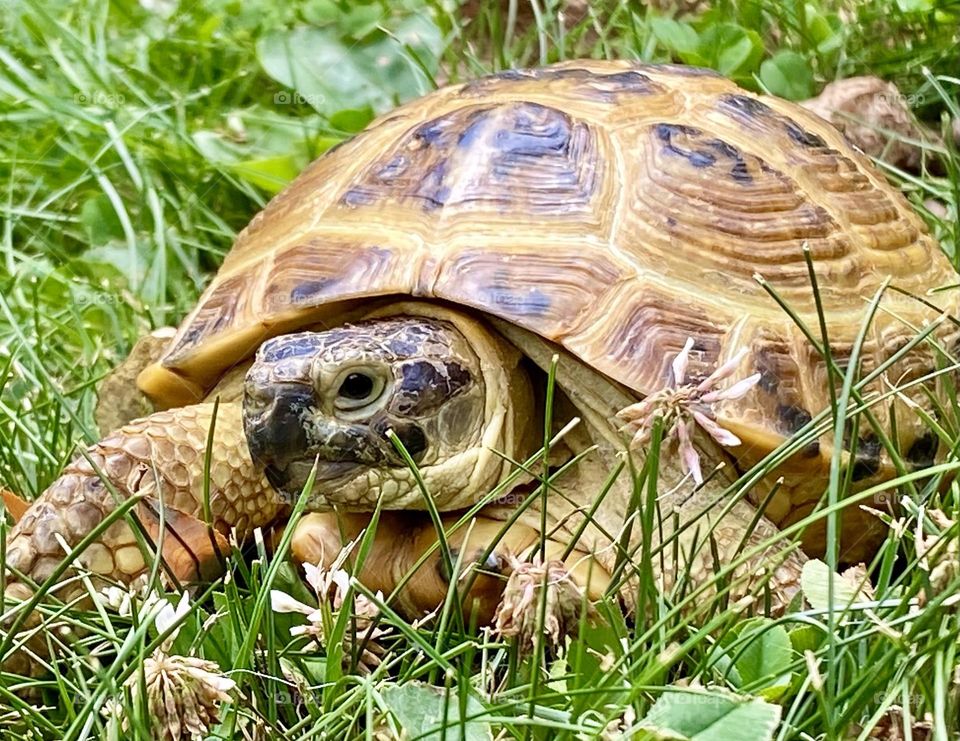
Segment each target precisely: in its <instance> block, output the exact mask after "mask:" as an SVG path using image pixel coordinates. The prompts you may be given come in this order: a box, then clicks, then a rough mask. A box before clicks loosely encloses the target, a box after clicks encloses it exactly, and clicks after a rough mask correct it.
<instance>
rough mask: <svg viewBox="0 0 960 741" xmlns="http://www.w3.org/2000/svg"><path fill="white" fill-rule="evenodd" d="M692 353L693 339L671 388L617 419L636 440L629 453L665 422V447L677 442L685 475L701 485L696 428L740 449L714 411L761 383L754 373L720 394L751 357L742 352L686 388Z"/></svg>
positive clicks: (622, 412) (686, 346) (676, 364)
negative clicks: (717, 405)
mask: <svg viewBox="0 0 960 741" xmlns="http://www.w3.org/2000/svg"><path fill="white" fill-rule="evenodd" d="M692 349H693V338H692V337H689V338H687V341H686V343H685V344H684V346H683V349H682V350H681V351H680V352H679V353H677V356H676V357H675V358H674V359H673V362H672V367H671V370H672V376H673V377H672V379H671V381H670V383H669V384H668V385H667V386H666V387H665V388H662V389H660V390H659V391H657V392H655V393H653V394H651V395H650V396H648V397H647V398H646V399H644V400H643V401H641V402H639V403H637V404H631V405H630V406H628V407H625V408H624V409H621V410H620V412H619V413H618V414H617V417H619V418H620V419H622V420H624V421H625V422H626V424H625V425H624V426H623V427H622V428H621V430H622V431H624V432H628V433H630V434H631V435H633V438H632V439H631V441H630V447H631V448H636V447H639V446H641V445H643V444H645V443H647V442H648V441H649V440H650V435H651V433H652V430H653V424H654V422H655V421H656V420H657V419H658V418H659V419H662V420H663V427H664V430H665V432H664V442H667V441H669V440H670V439H671V438H674V437H675V438H676V439H677V443H678V446H679V452H680V464H681V466H682V468H683V471H684V473H689V474H690V475H692V476H693V480H694V481H696V482H697V483H698V484H701V483H703V473H702V472H701V470H700V455H699V453H697V450H696V448H695V447H694V446H693V426H694V424H698V425H700V427H702V428H703V429H704V430H705V431H706V432H707V434H709V435H710V437H712V438H713V439H714V440H716V441H717V442H718V443H719V444H720V445H724V446H727V447H733V446H736V445H740V442H741V441H740V438H739V437H737V436H736V435H734V434H733V433H732V432H730V430H728V429H726V428H724V427H721V426H720V424H719V423H718V422H717V418H716V417H715V416H714V413H713V409H712V407H713V405H714V404H715V403H717V402H718V401H730V400H735V399H741V398H743V397H744V396H745V395H746V394H747V393H748V392H749V391H750V389H752V388H753V387H754V386H756V385H757V383H759V382H760V374H759V373H754V374H753V375H751V376H748V377H747V378H744V379H742V380H740V381H737V382H735V383H734V384H733V385H732V386H730V387H728V388H725V389H718V388H717V386H718V385H719V383H720V382H721V381H723V380H725V379H727V378H729V377H730V376H732V375H733V374H734V372H735V371H736V370H737V368H738V367H739V366H740V362H741V361H742V360H743V357H744V356H745V355H746V354H747V349H746V348H741V349H740V350H738V351H737V352H736V353H735V354H734V355H733V357H731V358H730V359H729V360H727V362H725V363H724V364H723V365H721V366H719V367H718V368H717V369H716V370H715V371H713V373H711V374H710V375H709V376H707V377H706V378H705V379H704V380H703V381H701V382H700V383H698V384H693V383H687V382H686V377H687V366H688V364H689V361H690V351H691V350H692Z"/></svg>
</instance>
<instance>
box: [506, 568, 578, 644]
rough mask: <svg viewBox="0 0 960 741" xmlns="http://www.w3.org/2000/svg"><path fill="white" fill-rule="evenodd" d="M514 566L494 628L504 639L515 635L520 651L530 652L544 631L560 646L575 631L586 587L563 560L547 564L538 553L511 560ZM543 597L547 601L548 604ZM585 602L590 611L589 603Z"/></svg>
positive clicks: (549, 639) (552, 641)
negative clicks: (577, 580)
mask: <svg viewBox="0 0 960 741" xmlns="http://www.w3.org/2000/svg"><path fill="white" fill-rule="evenodd" d="M511 566H512V567H513V573H511V574H510V577H509V578H508V579H507V585H506V586H505V587H504V589H503V598H502V599H501V600H500V605H499V606H498V607H497V613H496V615H495V617H494V631H495V632H496V633H497V634H499V635H500V636H502V637H504V638H513V637H516V638H517V639H518V643H519V645H520V649H521V651H531V650H532V649H533V647H534V645H535V641H536V637H537V636H538V635H541V634H542V635H544V636H545V637H546V638H547V644H548V646H550V647H551V648H556V647H558V646H559V645H560V643H561V641H562V640H563V639H564V637H566V636H567V635H569V634H571V633H573V631H574V630H575V627H576V625H577V622H578V620H579V617H580V609H581V605H583V604H584V601H583V590H582V589H581V588H580V586H579V585H578V584H577V583H576V582H575V581H574V580H573V577H572V576H571V575H570V571H569V570H568V569H567V567H566V565H565V564H564V563H563V562H562V561H556V560H553V561H547V562H546V563H544V562H543V561H541V559H540V556H539V554H537V555H535V556H534V557H533V560H531V561H519V560H517V559H512V560H511ZM544 589H546V592H544ZM541 600H546V605H545V606H543V605H541ZM586 604H587V609H588V610H590V609H591V608H590V606H589V602H588V603H586ZM544 608H545V609H544ZM541 610H544V611H543V612H542V613H541ZM541 614H542V615H543V623H542V624H541V622H540V616H541Z"/></svg>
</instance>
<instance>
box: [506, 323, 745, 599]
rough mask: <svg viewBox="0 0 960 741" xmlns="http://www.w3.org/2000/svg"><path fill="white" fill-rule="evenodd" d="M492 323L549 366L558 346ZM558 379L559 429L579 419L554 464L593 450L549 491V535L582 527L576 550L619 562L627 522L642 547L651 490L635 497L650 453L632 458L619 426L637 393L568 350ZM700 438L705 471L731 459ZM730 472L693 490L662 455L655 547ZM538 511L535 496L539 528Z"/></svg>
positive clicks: (532, 520) (713, 495) (631, 542)
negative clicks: (643, 519) (645, 505)
mask: <svg viewBox="0 0 960 741" xmlns="http://www.w3.org/2000/svg"><path fill="white" fill-rule="evenodd" d="M494 326H495V328H496V329H497V330H498V331H499V332H500V333H501V334H502V335H503V336H504V337H506V338H508V339H509V340H511V341H512V342H513V343H515V344H516V345H517V346H518V347H522V348H523V349H524V352H525V354H526V355H527V356H528V357H529V358H530V360H531V361H532V362H533V363H534V364H536V365H537V366H539V367H540V368H542V369H543V371H544V372H546V370H547V369H548V368H549V367H550V362H551V357H552V355H553V354H554V353H555V352H556V349H555V348H554V347H553V346H552V345H550V344H549V343H547V342H546V341H544V340H543V339H541V338H540V337H537V336H536V335H533V334H531V333H530V332H527V331H526V330H522V329H519V328H516V327H513V326H512V325H508V324H506V323H503V322H500V321H499V320H494ZM556 378H557V386H558V389H557V393H556V395H555V398H556V401H555V405H554V411H553V420H554V430H555V432H558V431H559V430H560V429H562V428H563V427H564V425H566V424H567V423H568V422H569V421H570V420H571V419H573V418H574V417H577V418H579V420H580V422H579V423H578V424H577V425H576V426H575V427H573V428H572V429H570V430H569V431H568V432H567V433H566V434H565V435H564V437H563V439H562V441H561V443H560V445H558V449H557V450H556V451H555V454H554V455H552V456H551V459H552V461H551V462H552V463H553V467H554V469H556V468H557V467H558V466H557V464H558V463H560V462H563V459H564V458H566V459H570V458H572V457H574V456H575V455H578V454H582V453H584V452H585V451H589V452H587V453H586V455H584V456H583V457H582V458H581V459H580V460H579V461H578V462H577V463H576V465H574V466H572V467H570V468H569V469H568V470H567V471H565V472H564V473H563V474H562V475H561V476H559V477H558V478H557V479H556V480H555V489H554V490H553V491H551V493H550V496H549V503H548V507H547V513H546V515H547V517H546V520H547V523H548V532H547V533H546V535H547V536H549V537H551V538H554V539H557V540H560V541H564V540H566V539H570V538H572V537H574V536H575V535H577V534H579V538H578V543H577V547H578V549H579V550H581V551H583V552H585V553H592V554H593V555H594V556H595V557H596V559H597V561H598V562H599V563H600V564H601V565H603V566H604V567H605V568H607V569H611V568H612V567H613V565H614V564H615V563H616V561H617V548H618V543H619V542H620V540H621V537H622V536H623V534H624V531H625V528H629V537H628V538H627V539H626V541H625V542H626V545H627V547H628V548H632V549H636V548H638V547H639V544H640V541H641V539H642V537H643V533H642V525H641V518H640V515H641V512H642V509H641V508H642V504H643V502H644V501H645V500H646V496H647V495H646V492H640V493H639V495H638V496H637V497H635V496H634V488H635V483H634V481H635V478H634V472H639V471H640V469H641V468H642V467H643V465H644V458H645V456H644V453H643V451H642V450H635V451H631V452H630V453H629V459H628V457H627V455H628V454H627V452H626V451H627V438H626V437H625V436H624V435H622V434H621V433H620V432H619V427H620V424H621V423H620V422H619V421H618V420H617V418H616V416H615V415H616V413H617V412H618V411H619V410H620V409H622V408H624V407H626V406H628V405H630V404H633V403H635V402H636V401H637V400H638V397H637V395H636V394H635V393H634V392H632V391H630V390H629V389H627V388H625V387H623V386H621V385H619V384H616V383H614V382H612V381H609V380H607V379H605V378H604V377H602V376H600V375H598V374H597V373H596V371H594V370H593V369H591V368H589V367H587V366H586V365H584V364H583V363H581V362H580V361H578V360H577V359H576V358H573V357H572V356H570V355H569V354H566V353H561V354H560V360H559V364H558V367H557V375H556ZM701 438H702V436H700V435H696V436H695V440H694V444H695V445H696V446H697V448H698V450H699V452H700V454H701V461H702V464H703V466H704V469H705V470H710V469H712V468H714V467H715V466H716V465H718V464H719V463H721V462H724V461H726V456H724V454H723V453H722V451H719V450H718V449H717V447H716V446H715V445H713V444H712V441H710V440H704V439H701ZM558 458H559V459H560V460H559V461H558V460H557V459H558ZM621 464H623V470H621V472H620V474H619V475H618V476H617V477H616V478H615V479H614V480H613V483H612V484H611V483H610V480H609V479H610V477H611V474H612V473H613V472H614V471H616V469H617V467H618V466H619V465H621ZM631 469H632V470H631ZM733 473H735V471H734V467H733V466H731V465H726V466H725V467H724V469H723V470H721V471H720V472H718V474H717V475H716V476H714V477H713V478H712V480H711V481H708V483H707V484H706V485H705V486H704V487H703V488H701V489H699V490H697V491H696V492H694V485H693V482H692V481H690V480H686V481H684V476H683V473H682V471H681V470H680V467H679V464H678V461H677V460H676V456H672V457H666V456H665V457H664V458H663V459H661V461H660V467H659V479H658V481H657V506H658V509H659V515H657V516H655V518H654V523H655V524H654V529H655V530H656V532H655V533H654V534H653V535H652V538H651V540H652V544H653V546H654V547H656V544H657V543H658V542H659V541H660V539H661V535H662V536H664V537H666V536H667V535H669V533H670V532H671V531H672V530H673V529H674V526H675V520H674V518H673V514H674V513H679V515H680V516H681V519H683V520H688V519H691V518H695V517H699V516H700V515H701V513H702V511H703V510H704V509H708V508H709V505H711V504H713V503H714V502H715V501H716V499H717V497H718V494H719V493H720V492H722V490H723V488H724V487H726V486H727V485H728V484H729V483H730V481H731V480H732V479H731V478H730V474H733ZM605 488H606V490H607V491H606V494H605V496H604V497H603V500H602V502H601V503H600V504H599V506H597V507H596V509H595V511H594V513H593V516H592V518H591V521H590V522H589V523H586V524H584V519H585V517H584V515H585V513H586V512H587V511H589V510H590V508H591V507H593V505H594V504H595V503H596V500H597V498H598V497H599V496H600V495H601V493H602V492H603V491H604V489H605ZM634 503H639V506H634ZM721 506H722V504H721V505H719V506H718V507H717V509H718V510H719V509H720V507H721ZM540 518H541V513H540V506H539V501H537V502H535V503H534V504H533V506H531V507H530V508H529V510H528V512H527V513H525V514H524V515H523V516H522V518H521V521H523V522H524V523H525V524H528V525H530V526H532V527H536V526H538V523H539V521H540ZM661 520H662V521H661ZM631 555H633V556H636V555H637V554H636V553H633V554H631ZM658 571H659V569H658ZM663 576H664V577H665V580H666V581H669V580H670V576H671V575H670V574H663Z"/></svg>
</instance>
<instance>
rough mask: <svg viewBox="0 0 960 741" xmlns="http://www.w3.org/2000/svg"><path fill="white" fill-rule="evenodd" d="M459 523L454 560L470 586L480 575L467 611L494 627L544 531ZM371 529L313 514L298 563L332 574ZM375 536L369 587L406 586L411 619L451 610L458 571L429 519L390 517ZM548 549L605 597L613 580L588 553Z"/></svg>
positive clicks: (400, 597) (403, 599) (364, 522)
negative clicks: (510, 582) (511, 583)
mask: <svg viewBox="0 0 960 741" xmlns="http://www.w3.org/2000/svg"><path fill="white" fill-rule="evenodd" d="M459 519H460V515H457V514H449V515H444V516H442V517H441V522H442V523H443V526H444V529H445V530H446V531H447V532H448V533H449V535H447V543H448V545H449V547H450V552H451V553H450V555H451V558H452V560H453V561H454V562H456V561H457V560H458V559H459V560H460V565H461V575H462V576H461V578H462V579H463V581H464V582H466V578H465V572H466V570H467V569H469V568H474V567H475V568H476V570H477V573H476V575H475V578H474V579H473V582H472V585H471V588H470V591H469V593H468V594H463V593H462V590H461V594H460V598H461V601H462V604H463V612H464V615H465V616H469V615H470V614H471V612H472V611H473V610H476V614H477V619H478V620H479V621H480V624H487V623H490V622H491V621H492V620H493V617H494V615H495V613H496V611H497V608H498V605H499V604H500V601H501V597H502V595H503V589H504V586H505V584H506V583H507V578H508V576H509V575H510V573H512V571H513V569H514V567H515V566H516V565H518V564H519V563H521V562H526V561H527V560H528V558H529V557H530V556H531V555H532V554H533V552H534V551H538V549H539V545H540V535H539V532H538V530H537V529H535V528H533V527H529V526H528V525H525V524H523V523H521V522H517V523H514V524H513V525H511V526H510V527H508V528H506V530H505V531H504V525H505V523H504V521H503V519H502V518H500V519H498V518H496V517H494V516H485V515H484V514H483V512H481V513H480V514H479V515H477V516H476V517H475V518H473V520H472V521H471V522H468V523H466V524H464V525H463V526H461V527H460V528H458V529H457V530H455V531H452V528H453V526H454V525H455V523H456V522H457V521H458V520H459ZM369 524H370V515H369V514H365V513H334V512H314V513H310V514H308V515H306V516H304V517H303V518H302V519H301V520H300V521H299V522H298V523H297V525H296V528H295V530H294V534H293V538H292V541H291V552H292V554H293V557H294V558H295V559H296V560H297V561H300V562H303V563H312V564H322V565H323V566H324V567H329V566H330V565H331V564H332V563H333V561H334V560H335V559H336V557H337V555H338V554H339V552H340V550H341V548H342V547H343V546H344V545H345V544H346V543H349V542H350V541H353V540H356V539H357V538H359V537H361V535H362V534H363V531H364V529H365V528H366V527H367V526H368V525H369ZM373 537H374V541H373V544H372V547H371V549H370V552H369V555H368V556H367V558H366V560H365V561H364V563H363V564H362V568H361V570H360V572H359V573H357V574H356V576H357V578H358V579H359V580H360V582H361V583H362V584H363V585H364V586H365V587H367V588H368V589H370V590H372V591H374V592H376V591H378V590H379V591H381V592H383V594H384V596H385V597H388V596H389V595H391V594H393V592H394V591H395V590H396V589H397V587H398V586H399V585H401V584H403V586H402V588H401V589H400V590H399V592H398V593H397V595H396V600H395V602H394V603H393V606H394V607H395V608H396V609H398V610H399V612H401V613H402V614H404V615H406V616H407V617H410V618H417V617H422V616H423V615H425V614H427V613H429V612H431V611H432V610H435V609H437V608H438V607H439V606H440V605H442V604H443V603H444V600H445V599H446V597H447V593H448V590H449V588H450V570H449V569H448V568H447V566H446V563H445V561H444V559H443V557H442V555H441V553H440V549H439V548H438V547H437V532H436V529H435V527H434V525H433V523H432V522H431V520H430V518H429V516H428V515H427V513H425V512H415V511H391V512H382V513H381V515H380V522H379V524H378V527H377V530H376V532H375V533H374V536H373ZM544 548H545V554H546V560H547V561H553V560H557V559H564V564H565V566H566V569H567V570H569V572H570V573H571V574H572V576H573V579H574V581H575V582H576V583H577V584H578V585H579V586H580V587H581V588H584V589H586V590H587V594H588V596H589V598H590V599H591V600H595V599H599V598H600V596H601V595H602V594H603V592H604V591H605V590H606V588H607V586H608V584H609V581H610V577H609V574H608V573H607V572H606V571H605V570H604V568H603V567H602V566H601V565H600V564H599V563H598V562H596V561H595V560H594V559H592V557H591V556H589V555H588V554H586V553H585V552H583V551H581V550H574V551H572V552H571V553H570V554H568V555H567V554H565V551H566V549H567V544H566V543H562V542H560V541H559V540H553V539H547V541H546V543H545V544H544ZM429 550H432V553H431V554H430V555H429V556H428V558H427V560H426V561H425V562H424V563H422V564H421V565H420V566H419V568H416V569H415V566H416V564H417V563H418V562H419V560H420V559H421V557H422V556H423V555H424V554H425V553H427V551H429ZM488 551H489V555H488V556H487V557H486V558H485V559H484V554H486V553H487V552H488ZM481 560H482V562H481ZM414 569H415V570H414Z"/></svg>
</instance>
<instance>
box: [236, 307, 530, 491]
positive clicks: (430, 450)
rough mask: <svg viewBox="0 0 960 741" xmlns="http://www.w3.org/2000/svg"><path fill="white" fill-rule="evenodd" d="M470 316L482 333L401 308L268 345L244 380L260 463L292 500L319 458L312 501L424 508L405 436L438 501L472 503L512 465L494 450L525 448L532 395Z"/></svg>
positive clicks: (250, 435)
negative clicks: (521, 441)
mask: <svg viewBox="0 0 960 741" xmlns="http://www.w3.org/2000/svg"><path fill="white" fill-rule="evenodd" d="M468 326H469V327H470V328H471V330H470V331H468V333H467V334H474V335H476V334H477V332H480V333H481V334H482V335H483V336H480V337H478V336H473V337H468V336H466V335H465V333H464V332H462V331H461V328H459V327H457V326H455V325H454V324H452V323H450V322H447V321H443V320H440V319H435V318H430V317H424V316H403V317H391V318H385V319H378V320H370V321H365V322H360V323H357V324H348V325H344V326H341V327H337V328H335V329H330V330H327V331H322V332H301V333H297V334H289V335H283V336H280V337H276V338H274V339H271V340H269V341H268V342H266V343H264V344H263V345H262V346H261V348H260V350H259V351H258V353H257V357H256V360H255V362H254V364H253V366H252V367H251V368H250V370H249V372H248V373H247V378H246V384H245V388H244V427H245V431H246V436H247V442H248V445H249V448H250V452H251V455H252V456H253V459H254V461H256V462H257V463H258V464H259V465H262V466H263V467H264V469H265V472H266V476H267V478H268V480H269V481H270V483H271V484H272V485H273V486H274V487H275V488H276V489H277V490H278V491H280V492H281V493H282V494H284V495H286V496H288V497H292V498H296V497H297V496H298V495H299V494H300V493H301V491H302V490H303V488H304V486H305V485H306V483H307V481H308V479H309V477H310V474H311V471H313V469H314V466H316V473H315V475H314V483H313V490H312V492H311V497H312V499H311V502H310V507H311V508H312V509H317V508H322V507H326V506H331V505H344V506H346V507H349V508H352V509H372V508H373V507H374V506H375V505H376V503H377V500H378V499H382V502H383V506H384V507H386V508H390V509H398V508H416V507H418V506H423V504H424V500H423V494H422V492H421V490H420V488H419V486H418V484H417V481H416V478H415V476H414V473H413V471H412V470H411V468H410V466H409V465H408V463H407V461H406V460H405V458H404V456H403V454H402V453H401V452H400V450H399V448H398V446H397V445H396V442H395V441H399V443H400V444H402V447H403V448H404V449H405V450H406V452H407V453H408V454H409V455H410V457H411V458H412V459H413V461H414V462H415V463H416V467H417V469H418V470H419V472H420V474H421V476H422V478H423V480H424V482H425V484H426V486H427V489H428V491H429V492H430V495H431V496H432V497H433V498H434V499H435V501H436V503H437V505H438V506H442V507H447V508H449V507H458V506H468V505H469V504H470V503H472V502H473V501H475V500H476V499H478V498H479V497H482V496H483V495H484V494H486V493H487V491H489V488H492V487H493V486H495V485H496V483H497V481H498V480H499V479H500V478H501V476H503V475H505V474H504V462H503V460H502V459H501V458H500V457H499V456H497V455H495V454H494V453H493V449H497V450H500V451H502V452H505V453H507V454H508V455H514V454H517V453H518V451H517V450H516V449H515V448H516V445H517V444H518V441H517V439H516V438H517V437H518V436H517V435H516V434H515V431H516V427H517V424H518V420H519V421H520V423H522V420H523V418H524V416H527V417H529V413H528V410H527V405H528V404H531V403H532V402H531V401H530V400H529V397H530V396H531V391H530V386H529V382H527V380H526V378H525V377H524V376H523V375H522V374H521V373H520V372H519V370H518V369H516V368H513V369H510V368H504V367H502V365H503V364H502V359H503V357H507V356H504V355H503V354H501V353H497V352H493V353H491V348H496V347H497V345H496V344H495V343H491V339H492V338H491V337H490V336H489V333H486V332H485V331H481V330H479V329H477V328H478V327H479V325H476V324H475V323H473V322H471V323H469V325H468ZM474 330H475V331H474ZM491 355H493V357H491ZM521 410H522V411H521ZM391 433H392V435H391ZM391 437H394V438H395V439H391ZM519 437H523V436H519Z"/></svg>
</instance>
